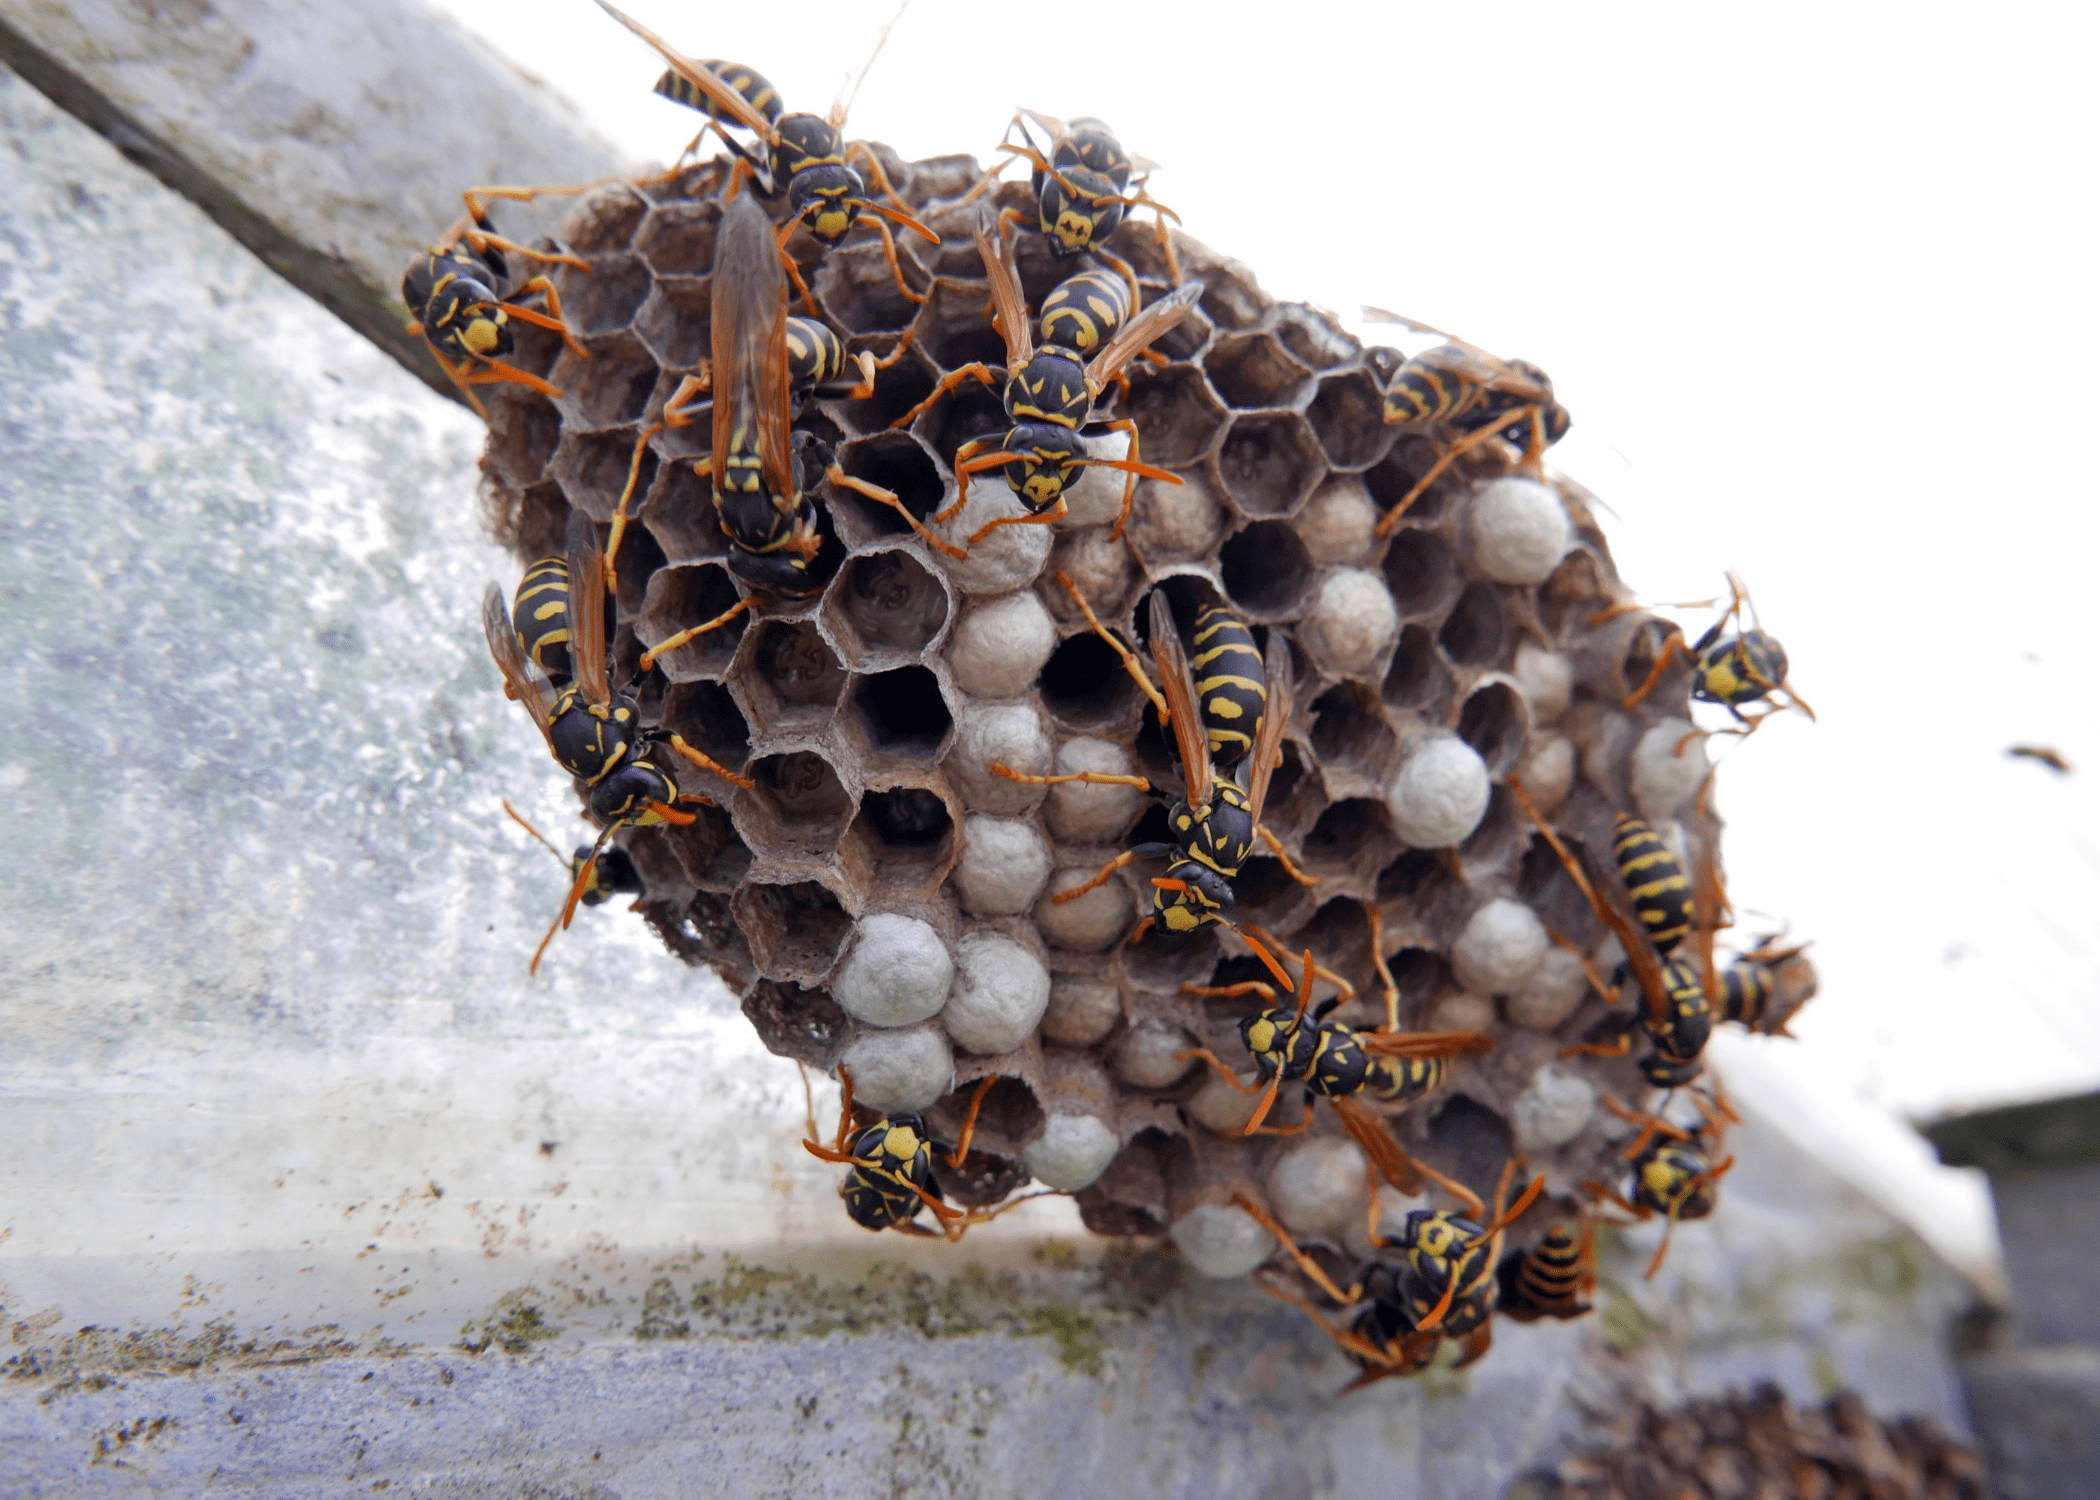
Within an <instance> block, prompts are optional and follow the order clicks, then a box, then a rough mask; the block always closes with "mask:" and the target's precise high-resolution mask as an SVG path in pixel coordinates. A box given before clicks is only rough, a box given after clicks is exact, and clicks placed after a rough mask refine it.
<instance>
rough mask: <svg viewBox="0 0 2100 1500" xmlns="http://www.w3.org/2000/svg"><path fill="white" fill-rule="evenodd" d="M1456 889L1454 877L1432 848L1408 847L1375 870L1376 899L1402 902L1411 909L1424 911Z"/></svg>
mask: <svg viewBox="0 0 2100 1500" xmlns="http://www.w3.org/2000/svg"><path fill="white" fill-rule="evenodd" d="M1456 889H1458V877H1457V876H1455V875H1453V874H1452V873H1451V865H1450V861H1449V860H1447V859H1446V858H1445V857H1444V855H1443V853H1442V851H1440V850H1436V849H1410V850H1408V851H1407V852H1406V853H1405V854H1403V855H1401V856H1400V857H1399V858H1398V859H1396V860H1394V861H1393V862H1392V863H1391V864H1389V865H1387V866H1386V867H1385V868H1384V869H1383V870H1380V871H1379V872H1378V899H1379V900H1380V901H1405V902H1406V903H1408V908H1409V910H1410V911H1411V912H1423V911H1427V910H1428V909H1429V908H1430V907H1432V906H1434V905H1435V904H1436V903H1437V902H1438V901H1440V900H1442V899H1443V898H1444V897H1446V896H1448V895H1449V894H1450V893H1451V892H1452V891H1454V890H1456Z"/></svg>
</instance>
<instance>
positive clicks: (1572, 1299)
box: [1495, 1214, 1597, 1323]
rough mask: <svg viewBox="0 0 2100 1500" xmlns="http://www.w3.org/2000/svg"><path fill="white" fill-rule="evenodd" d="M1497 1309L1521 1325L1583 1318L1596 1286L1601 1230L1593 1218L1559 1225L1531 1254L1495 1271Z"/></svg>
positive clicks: (1518, 1254) (1514, 1254)
mask: <svg viewBox="0 0 2100 1500" xmlns="http://www.w3.org/2000/svg"><path fill="white" fill-rule="evenodd" d="M1495 1280H1496V1283H1497V1286H1498V1292H1497V1295H1496V1298H1495V1311H1496V1312H1499V1313H1501V1314H1502V1315H1503V1316H1504V1317H1508V1318H1514V1319H1516V1320H1517V1321H1518V1322H1519V1323H1535V1322H1537V1321H1538V1320H1539V1319H1540V1318H1579V1317H1581V1316H1583V1314H1585V1313H1587V1312H1589V1311H1591V1310H1592V1309H1591V1304H1590V1293H1591V1292H1593V1291H1595V1290H1596V1286H1597V1226H1596V1224H1595V1222H1594V1221H1593V1220H1592V1219H1591V1218H1590V1217H1589V1215H1588V1214H1584V1215H1582V1216H1581V1217H1580V1218H1578V1219H1574V1220H1564V1221H1562V1222H1561V1223H1558V1224H1555V1225H1554V1226H1553V1227H1552V1228H1551V1229H1548V1230H1547V1231H1546V1233H1545V1234H1544V1235H1543V1236H1541V1237H1540V1239H1539V1242H1538V1243H1537V1244H1536V1245H1533V1246H1532V1247H1531V1248H1530V1249H1528V1250H1513V1251H1511V1252H1510V1253H1509V1254H1508V1255H1505V1256H1504V1257H1503V1258H1502V1264H1501V1265H1500V1266H1499V1267H1497V1268H1496V1271H1495Z"/></svg>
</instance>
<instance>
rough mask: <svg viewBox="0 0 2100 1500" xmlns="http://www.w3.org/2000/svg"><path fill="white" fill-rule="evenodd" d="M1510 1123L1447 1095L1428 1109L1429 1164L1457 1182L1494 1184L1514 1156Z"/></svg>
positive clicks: (1473, 1102) (1478, 1105)
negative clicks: (1454, 1178) (1504, 1166)
mask: <svg viewBox="0 0 2100 1500" xmlns="http://www.w3.org/2000/svg"><path fill="white" fill-rule="evenodd" d="M1516 1149H1517V1138H1516V1132H1515V1131H1513V1130H1511V1129H1510V1128H1509V1122H1508V1121H1507V1120H1505V1119H1503V1118H1502V1116H1500V1115H1498V1114H1496V1113H1495V1112H1494V1111H1493V1110H1491V1109H1489V1108H1488V1107H1487V1106H1486V1105H1485V1104H1482V1103H1480V1102H1479V1101H1478V1100H1475V1099H1469V1098H1467V1097H1466V1096H1465V1095H1464V1094H1459V1093H1447V1094H1445V1095H1444V1096H1443V1097H1442V1098H1440V1099H1436V1100H1432V1101H1431V1103H1430V1105H1429V1144H1428V1149H1427V1150H1426V1151H1425V1152H1424V1153H1423V1155H1424V1156H1425V1157H1427V1158H1429V1164H1430V1165H1431V1166H1433V1167H1435V1168H1436V1169H1437V1170H1438V1171H1440V1172H1442V1173H1443V1174H1444V1175H1445V1176H1447V1177H1456V1178H1457V1179H1458V1180H1459V1181H1460V1182H1493V1181H1494V1180H1495V1179H1496V1178H1497V1177H1499V1176H1501V1174H1502V1168H1503V1165H1504V1164H1505V1163H1506V1162H1508V1160H1509V1159H1510V1157H1511V1156H1513V1155H1515V1154H1516Z"/></svg>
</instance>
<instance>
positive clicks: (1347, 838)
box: [1303, 797, 1400, 967]
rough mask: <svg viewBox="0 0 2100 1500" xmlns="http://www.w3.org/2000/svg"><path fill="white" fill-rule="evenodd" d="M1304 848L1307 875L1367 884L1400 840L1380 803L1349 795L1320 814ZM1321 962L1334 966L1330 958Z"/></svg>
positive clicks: (1395, 856)
mask: <svg viewBox="0 0 2100 1500" xmlns="http://www.w3.org/2000/svg"><path fill="white" fill-rule="evenodd" d="M1303 850H1304V858H1305V863H1306V865H1307V867H1308V868H1307V871H1306V873H1307V874H1310V875H1321V876H1325V877H1329V878H1333V877H1336V876H1342V877H1353V878H1355V879H1357V880H1360V881H1362V882H1363V883H1364V884H1365V885H1366V886H1369V885H1370V884H1371V883H1372V880H1373V877H1375V875H1376V874H1377V872H1378V871H1379V870H1381V869H1383V868H1384V867H1385V866H1387V865H1389V864H1391V863H1392V862H1393V861H1394V860H1395V859H1398V858H1399V857H1400V840H1399V838H1398V836H1397V835H1395V834H1394V832H1393V830H1392V828H1391V827H1390V826H1389V825H1388V824H1387V822H1386V816H1385V804H1384V803H1383V802H1379V801H1376V800H1374V799H1372V798H1366V797H1351V798H1345V799H1343V800H1341V801H1339V802H1335V803H1333V804H1332V805H1331V806H1329V807H1328V809H1327V811H1325V812H1323V813H1321V814H1320V817H1319V821H1318V822H1316V823H1314V824H1313V826H1312V832H1311V833H1309V834H1307V835H1306V836H1305V840H1304V844H1303ZM1314 951H1315V952H1316V953H1324V952H1325V950H1324V949H1317V948H1316V949H1315V950H1314ZM1321 961H1322V962H1323V963H1327V964H1328V965H1329V967H1332V966H1333V961H1332V960H1330V959H1326V958H1324V957H1323V958H1322V960H1321Z"/></svg>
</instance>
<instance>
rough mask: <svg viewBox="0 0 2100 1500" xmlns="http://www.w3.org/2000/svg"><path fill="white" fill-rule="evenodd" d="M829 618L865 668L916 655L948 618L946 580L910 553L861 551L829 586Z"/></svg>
mask: <svg viewBox="0 0 2100 1500" xmlns="http://www.w3.org/2000/svg"><path fill="white" fill-rule="evenodd" d="M824 623H825V625H826V627H827V628H828V629H829V630H830V631H831V635H832V639H834V640H836V641H837V642H838V643H839V649H840V650H842V651H844V652H845V653H846V660H847V661H848V662H850V663H851V664H852V665H854V666H856V667H859V668H861V669H862V670H867V669H869V668H874V667H886V666H897V665H901V664H903V663H905V662H908V661H913V660H916V659H917V657H918V655H919V653H920V652H921V651H923V650H925V649H926V647H927V645H928V644H929V643H930V642H931V641H932V640H933V638H934V637H935V636H937V635H939V634H940V633H941V628H942V627H943V626H944V625H946V624H947V623H948V585H947V580H946V579H944V578H942V577H940V576H939V575H937V574H934V573H931V572H928V571H927V569H926V567H925V565H924V564H922V563H921V562H920V561H919V560H918V559H917V558H916V557H914V556H913V555H912V554H911V553H909V552H905V551H902V550H890V551H885V552H866V553H862V554H861V555H860V556H859V557H854V558H849V559H847V562H846V566H845V567H843V568H842V569H840V570H839V576H838V578H837V580H836V581H834V582H833V583H832V585H831V587H830V588H829V589H827V590H826V591H825V593H824Z"/></svg>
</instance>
